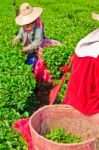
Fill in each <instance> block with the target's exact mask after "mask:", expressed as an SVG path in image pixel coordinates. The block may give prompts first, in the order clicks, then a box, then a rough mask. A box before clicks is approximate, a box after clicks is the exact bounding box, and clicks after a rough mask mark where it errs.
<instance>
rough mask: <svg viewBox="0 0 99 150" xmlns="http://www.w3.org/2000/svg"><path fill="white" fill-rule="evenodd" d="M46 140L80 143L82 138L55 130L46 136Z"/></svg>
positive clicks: (61, 130)
mask: <svg viewBox="0 0 99 150" xmlns="http://www.w3.org/2000/svg"><path fill="white" fill-rule="evenodd" d="M44 137H45V138H47V139H48V140H51V141H55V142H57V143H68V144H70V143H79V142H81V141H82V140H81V138H80V137H79V136H76V135H73V134H71V133H68V132H66V131H65V130H64V129H54V130H51V131H50V132H48V133H46V134H45V135H44Z"/></svg>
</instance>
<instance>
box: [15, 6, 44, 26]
mask: <svg viewBox="0 0 99 150" xmlns="http://www.w3.org/2000/svg"><path fill="white" fill-rule="evenodd" d="M42 11H43V9H42V8H40V7H32V6H30V5H29V4H28V3H23V4H22V5H21V6H20V14H19V15H18V16H17V17H16V19H15V22H16V24H18V25H21V26H23V25H27V24H29V23H32V22H34V21H35V20H36V19H37V18H39V17H40V15H41V13H42Z"/></svg>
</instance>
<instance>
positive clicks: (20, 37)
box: [15, 27, 23, 40]
mask: <svg viewBox="0 0 99 150" xmlns="http://www.w3.org/2000/svg"><path fill="white" fill-rule="evenodd" d="M15 39H17V40H22V39H23V28H22V27H21V28H20V30H19V33H18V34H17V36H16V37H15Z"/></svg>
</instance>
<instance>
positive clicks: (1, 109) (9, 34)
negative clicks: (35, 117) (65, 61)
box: [0, 0, 36, 150]
mask: <svg viewBox="0 0 99 150" xmlns="http://www.w3.org/2000/svg"><path fill="white" fill-rule="evenodd" d="M0 14H1V16H0V150H4V149H5V150H6V149H7V150H14V149H15V150H19V149H25V148H27V146H26V144H25V142H24V140H23V139H22V138H21V136H19V134H18V133H17V132H15V131H14V130H13V128H12V125H13V123H14V122H15V121H17V120H18V119H19V118H22V117H23V118H24V117H29V115H30V113H31V112H30V111H32V112H33V108H32V107H31V110H29V108H30V106H29V103H30V99H29V97H30V96H31V94H32V95H33V96H32V101H36V98H35V94H34V93H33V90H34V89H35V78H34V76H33V74H32V67H31V66H28V65H26V64H25V60H26V56H25V55H24V54H22V52H21V48H22V46H21V45H19V46H16V47H13V46H12V43H11V42H12V39H13V38H14V36H15V34H16V31H17V27H16V25H15V22H14V19H15V10H14V7H13V6H12V1H10V0H5V2H3V1H0ZM32 101H31V103H30V105H31V104H33V103H34V102H32Z"/></svg>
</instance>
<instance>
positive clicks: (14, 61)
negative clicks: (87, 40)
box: [0, 0, 99, 150]
mask: <svg viewBox="0 0 99 150" xmlns="http://www.w3.org/2000/svg"><path fill="white" fill-rule="evenodd" d="M23 2H29V3H30V4H31V5H32V6H40V7H42V8H43V9H44V12H43V14H42V17H41V18H42V20H43V23H44V25H45V30H46V31H45V33H46V37H47V38H49V39H57V40H59V41H61V42H62V44H63V46H62V47H52V48H45V49H44V51H43V54H44V59H45V61H46V65H47V67H48V68H49V70H50V71H51V74H52V77H53V78H54V79H55V80H59V79H60V76H61V73H60V72H59V67H60V66H63V65H65V64H67V63H68V60H69V58H70V56H71V55H72V54H73V52H74V50H75V46H76V44H77V42H78V41H79V40H80V39H81V38H83V37H84V36H85V35H87V34H88V33H89V32H91V31H93V30H94V29H96V28H98V26H99V22H97V21H94V20H92V19H91V13H92V12H99V1H98V0H35V1H33V0H26V1H25V0H4V1H0V150H27V145H26V143H25V142H24V140H23V139H22V137H21V136H20V134H19V133H17V132H15V131H14V129H13V128H12V125H13V123H14V122H15V121H16V120H18V119H19V118H23V117H28V116H29V115H30V114H31V113H32V112H33V111H35V109H36V108H37V105H38V101H37V99H36V95H35V86H36V81H35V78H34V76H33V74H32V68H31V67H30V66H27V65H26V64H25V60H26V55H25V54H23V53H22V52H21V48H22V45H21V44H20V45H18V46H16V47H13V46H12V39H13V38H14V36H15V35H16V33H17V32H18V29H19V27H18V26H17V25H16V24H15V21H14V19H15V17H16V11H17V10H18V8H19V6H20V4H21V3H23ZM63 88H64V87H63ZM63 91H64V89H63Z"/></svg>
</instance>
